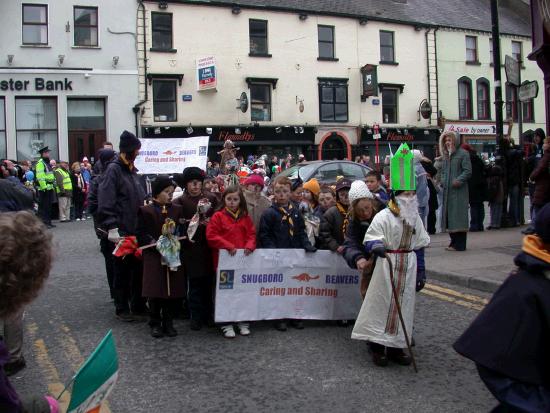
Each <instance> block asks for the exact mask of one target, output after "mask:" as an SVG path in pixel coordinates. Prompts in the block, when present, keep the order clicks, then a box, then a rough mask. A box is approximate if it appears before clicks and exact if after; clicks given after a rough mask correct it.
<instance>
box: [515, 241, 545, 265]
mask: <svg viewBox="0 0 550 413" xmlns="http://www.w3.org/2000/svg"><path fill="white" fill-rule="evenodd" d="M522 249H523V251H524V252H526V253H527V254H529V255H532V256H533V257H536V258H538V259H539V260H542V261H544V262H547V263H549V264H550V245H549V244H545V243H544V242H542V240H541V239H540V238H539V237H537V236H536V235H526V236H525V237H523V248H522Z"/></svg>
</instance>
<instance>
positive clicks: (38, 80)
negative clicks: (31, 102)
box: [0, 77, 73, 91]
mask: <svg viewBox="0 0 550 413" xmlns="http://www.w3.org/2000/svg"><path fill="white" fill-rule="evenodd" d="M30 85H31V81H30V80H13V79H8V80H0V90H3V91H5V90H29V86H30ZM32 85H33V86H34V90H65V91H67V90H73V81H72V80H69V79H67V78H64V79H63V80H46V79H44V78H43V77H35V78H34V81H33V82H32Z"/></svg>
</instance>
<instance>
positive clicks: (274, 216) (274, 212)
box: [258, 176, 317, 331]
mask: <svg viewBox="0 0 550 413" xmlns="http://www.w3.org/2000/svg"><path fill="white" fill-rule="evenodd" d="M291 187H292V182H291V181H290V179H288V178H287V177H284V176H282V177H278V178H276V179H275V182H274V185H273V195H274V201H273V205H271V207H270V208H268V209H267V210H266V211H265V212H264V213H263V214H262V217H261V219H260V231H259V232H260V233H259V237H258V239H259V242H260V245H259V247H260V248H291V249H304V250H305V251H306V252H315V251H317V248H315V247H314V246H313V245H311V242H309V239H308V237H307V235H306V232H305V224H304V219H303V218H302V216H301V214H300V212H299V211H298V208H296V207H295V206H294V204H293V202H291V201H290V193H291ZM291 324H292V326H293V327H295V328H298V329H302V328H304V325H303V323H302V321H300V320H293V321H291ZM275 328H276V329H277V330H279V331H286V323H285V321H284V320H276V321H275Z"/></svg>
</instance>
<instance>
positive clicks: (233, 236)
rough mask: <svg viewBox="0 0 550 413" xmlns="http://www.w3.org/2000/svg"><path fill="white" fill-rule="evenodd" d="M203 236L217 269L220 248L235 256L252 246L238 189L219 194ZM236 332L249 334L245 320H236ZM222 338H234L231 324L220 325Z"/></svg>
mask: <svg viewBox="0 0 550 413" xmlns="http://www.w3.org/2000/svg"><path fill="white" fill-rule="evenodd" d="M206 239H207V240H208V245H209V246H210V247H211V248H212V249H213V256H214V267H215V269H216V270H217V269H218V260H219V255H220V250H221V249H223V250H227V251H228V252H229V254H230V255H235V254H236V253H237V250H238V249H244V254H245V255H249V254H251V253H252V251H254V250H255V249H256V230H255V229H254V223H253V222H252V219H251V218H250V216H248V209H247V206H246V200H245V199H244V195H243V193H242V191H241V190H240V189H239V188H238V187H236V186H232V187H229V188H227V189H226V190H225V192H224V193H223V195H222V205H221V208H220V210H218V211H217V212H216V213H215V214H214V215H213V216H212V218H211V219H210V222H209V223H208V226H207V227H206ZM237 327H238V329H239V333H240V334H241V335H242V336H247V335H249V334H250V328H249V323H246V322H240V323H237ZM221 329H222V331H223V335H224V337H225V338H234V337H235V330H234V328H233V324H225V325H222V326H221Z"/></svg>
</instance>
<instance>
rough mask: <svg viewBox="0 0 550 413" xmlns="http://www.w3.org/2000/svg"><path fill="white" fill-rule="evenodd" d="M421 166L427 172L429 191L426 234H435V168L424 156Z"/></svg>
mask: <svg viewBox="0 0 550 413" xmlns="http://www.w3.org/2000/svg"><path fill="white" fill-rule="evenodd" d="M420 163H421V164H422V167H423V168H424V170H425V171H426V173H427V174H428V190H429V192H430V201H429V202H428V227H427V230H428V234H435V232H436V228H435V224H436V223H437V209H438V208H439V202H438V200H437V187H436V183H435V176H436V175H437V169H436V167H435V166H434V164H433V163H432V161H431V160H429V159H428V158H424V159H423V160H422V161H421V162H420Z"/></svg>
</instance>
